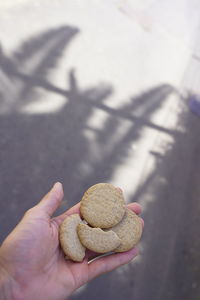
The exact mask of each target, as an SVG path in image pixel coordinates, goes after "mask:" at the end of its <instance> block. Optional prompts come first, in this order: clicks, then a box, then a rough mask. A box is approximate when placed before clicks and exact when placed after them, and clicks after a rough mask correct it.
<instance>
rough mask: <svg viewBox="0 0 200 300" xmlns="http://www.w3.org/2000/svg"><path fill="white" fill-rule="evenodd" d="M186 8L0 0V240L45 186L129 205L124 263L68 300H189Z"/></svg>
mask: <svg viewBox="0 0 200 300" xmlns="http://www.w3.org/2000/svg"><path fill="white" fill-rule="evenodd" d="M199 8H200V3H199V1H197V0H173V1H172V0H168V1H164V0H160V1H158V0H140V1H139V0H132V1H131V0H127V1H126V0H124V1H122V0H121V1H117V0H110V1H106V0H103V1H102V0H101V1H100V0H95V1H94V0H85V1H78V0H68V1H65V0H60V1H58V0H51V1H48V0H34V1H30V0H18V1H16V0H7V1H3V0H2V1H0V28H1V30H0V43H1V47H0V149H1V151H0V191H1V200H0V225H1V228H2V230H1V233H0V241H2V240H3V239H4V238H5V236H6V235H7V234H8V233H9V232H10V230H11V229H12V228H13V227H14V226H15V225H16V224H17V222H18V221H19V220H20V218H21V217H22V215H23V213H24V212H25V211H26V210H27V209H28V208H30V207H31V206H33V205H34V204H35V203H37V201H38V200H39V199H40V198H41V197H42V196H43V195H44V194H45V193H46V192H47V191H48V190H49V188H50V187H51V185H52V184H53V183H54V182H55V181H58V180H59V181H61V182H63V185H64V190H65V199H64V201H63V204H62V207H61V208H60V210H59V212H58V213H60V212H62V211H64V210H66V209H67V208H69V207H70V206H72V205H73V204H75V203H77V202H78V201H79V200H80V198H81V195H82V194H83V192H84V191H85V189H86V188H87V187H89V186H90V185H92V184H94V183H97V182H110V183H113V184H115V185H117V186H120V187H121V188H122V189H123V190H124V194H125V196H126V199H127V202H132V201H138V202H139V203H141V204H142V206H143V214H142V217H143V219H144V220H145V231H144V234H143V238H142V241H141V243H140V249H141V255H140V257H139V258H137V259H136V260H135V261H133V262H131V263H129V264H128V265H126V266H123V267H121V268H119V269H118V270H116V271H113V272H111V273H110V274H106V275H104V276H101V277H99V278H97V279H96V280H94V281H93V282H91V283H89V284H87V285H86V286H84V287H82V288H81V289H79V290H78V291H77V292H76V293H75V294H74V295H73V296H72V297H71V299H94V298H95V299H99V300H100V299H104V300H108V299H109V300H110V299H115V300H116V299H134V300H146V299H148V300H179V299H180V300H188V299H190V300H198V299H199V295H200V283H199V282H200V255H199V246H200V241H199V239H198V237H199V234H198V232H199V230H198V228H199V225H200V220H199V213H200V201H199V199H200V186H199V179H200V139H199V132H200V118H198V117H197V116H195V115H193V114H192V113H191V112H190V110H189V109H188V101H189V96H190V94H191V93H197V94H198V93H200V90H199V83H198V82H199V75H200V65H199V51H200V46H199V45H200V43H199V41H198V37H199V32H200V28H199V21H200V13H199V12H200V10H199Z"/></svg>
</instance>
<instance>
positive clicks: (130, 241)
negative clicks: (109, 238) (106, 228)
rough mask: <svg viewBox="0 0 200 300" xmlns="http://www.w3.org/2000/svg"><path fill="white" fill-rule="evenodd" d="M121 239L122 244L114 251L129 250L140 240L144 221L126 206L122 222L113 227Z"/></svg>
mask: <svg viewBox="0 0 200 300" xmlns="http://www.w3.org/2000/svg"><path fill="white" fill-rule="evenodd" d="M111 230H112V231H114V232H115V233H116V234H117V236H118V237H119V238H120V240H121V244H120V246H119V247H117V248H116V249H115V250H114V251H115V252H124V251H128V250H130V249H131V248H133V247H135V245H136V244H137V243H138V242H139V240H140V238H141V235H142V222H141V220H140V218H139V217H138V216H137V215H136V214H135V213H134V212H133V211H131V210H130V209H128V208H126V212H125V215H124V217H123V219H122V220H121V222H119V223H118V224H117V225H116V226H114V227H113V228H111Z"/></svg>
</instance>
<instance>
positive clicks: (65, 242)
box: [60, 214, 85, 261]
mask: <svg viewBox="0 0 200 300" xmlns="http://www.w3.org/2000/svg"><path fill="white" fill-rule="evenodd" d="M81 222H82V220H81V218H80V216H79V215H78V214H73V215H71V216H68V217H67V218H66V219H65V220H64V221H63V222H62V224H61V226H60V244H61V247H62V249H63V251H64V253H65V254H66V255H67V256H68V257H69V258H71V259H72V260H74V261H82V260H83V258H84V256H85V247H84V246H83V245H82V244H81V242H80V240H79V237H78V234H77V226H78V224H80V223H81Z"/></svg>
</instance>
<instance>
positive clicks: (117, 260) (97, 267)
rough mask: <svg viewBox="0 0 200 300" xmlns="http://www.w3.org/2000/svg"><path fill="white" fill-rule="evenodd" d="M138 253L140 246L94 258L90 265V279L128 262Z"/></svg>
mask: <svg viewBox="0 0 200 300" xmlns="http://www.w3.org/2000/svg"><path fill="white" fill-rule="evenodd" d="M138 253H139V250H138V248H133V249H131V250H129V251H127V252H123V253H117V254H111V255H109V256H104V257H101V258H99V259H97V260H94V261H93V262H91V263H90V264H89V265H88V270H89V280H92V279H94V278H95V277H97V276H99V275H101V274H104V273H107V272H110V271H112V270H114V269H116V268H118V267H120V266H122V265H124V264H127V263H128V262H129V261H131V260H132V259H133V258H134V257H136V256H137V255H138Z"/></svg>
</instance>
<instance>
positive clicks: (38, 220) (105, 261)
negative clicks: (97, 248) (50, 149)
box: [0, 182, 143, 300]
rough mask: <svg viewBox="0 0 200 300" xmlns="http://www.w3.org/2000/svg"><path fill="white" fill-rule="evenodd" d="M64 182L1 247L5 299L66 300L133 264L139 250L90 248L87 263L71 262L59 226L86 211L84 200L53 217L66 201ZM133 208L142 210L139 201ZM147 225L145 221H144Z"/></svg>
mask: <svg viewBox="0 0 200 300" xmlns="http://www.w3.org/2000/svg"><path fill="white" fill-rule="evenodd" d="M63 195H64V193H63V188H62V184H61V183H59V182H58V183H56V184H55V185H54V186H53V188H52V189H51V190H50V191H49V192H48V194H46V195H45V196H44V198H43V199H42V200H41V201H40V202H39V203H38V204H37V205H36V206H34V207H33V208H31V209H29V210H28V211H27V212H26V213H25V215H24V217H23V218H22V220H21V221H20V223H19V224H18V225H17V226H16V227H15V228H14V230H13V231H12V232H11V233H10V234H9V235H8V237H7V238H6V239H5V240H4V242H3V244H2V245H1V247H0V300H10V299H12V300H13V299H14V300H25V299H26V300H27V299H29V300H32V299H34V300H35V299H37V300H44V299H48V300H51V299H52V300H62V299H67V297H69V296H70V295H71V294H72V293H73V292H74V291H75V290H76V289H77V288H79V287H80V286H82V285H83V284H85V283H86V282H88V281H90V280H92V279H94V278H95V277H97V276H99V275H101V274H103V273H106V272H109V271H111V270H114V269H116V268H117V267H119V266H121V265H123V264H127V263H128V262H129V261H131V260H132V259H133V258H134V257H136V256H137V254H138V249H137V248H134V249H132V250H130V251H127V252H124V253H117V254H112V255H109V256H106V257H100V258H99V259H96V260H94V261H92V262H91V263H89V264H88V261H90V260H91V259H92V258H94V257H95V256H96V254H95V253H94V252H91V251H86V256H85V258H84V260H83V262H81V263H77V262H73V261H71V260H66V259H65V255H64V253H63V251H62V250H61V248H60V245H59V238H58V237H59V226H60V224H61V223H62V221H63V220H64V219H65V218H66V217H67V216H69V215H71V214H74V213H80V210H79V208H80V203H78V204H76V205H75V206H73V207H72V208H70V209H69V210H68V211H66V212H65V213H64V214H62V215H60V216H57V217H53V218H52V215H53V213H54V212H55V211H56V209H57V208H58V207H59V206H60V204H61V201H62V199H63ZM128 207H129V208H130V209H131V210H133V211H134V212H135V213H137V214H139V213H140V212H141V207H140V205H139V204H137V203H131V204H129V205H128ZM141 222H142V223H143V220H142V219H141Z"/></svg>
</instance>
